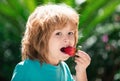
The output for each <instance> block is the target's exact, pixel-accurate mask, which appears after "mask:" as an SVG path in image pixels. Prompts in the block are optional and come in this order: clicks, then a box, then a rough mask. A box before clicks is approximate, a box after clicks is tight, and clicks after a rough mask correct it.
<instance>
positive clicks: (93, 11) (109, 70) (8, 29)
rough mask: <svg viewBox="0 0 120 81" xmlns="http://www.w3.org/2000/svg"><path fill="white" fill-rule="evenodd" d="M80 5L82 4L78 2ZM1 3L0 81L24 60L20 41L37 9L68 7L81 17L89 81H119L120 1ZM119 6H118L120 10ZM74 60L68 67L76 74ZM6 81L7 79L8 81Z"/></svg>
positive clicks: (18, 0) (15, 0) (28, 0)
mask: <svg viewBox="0 0 120 81" xmlns="http://www.w3.org/2000/svg"><path fill="white" fill-rule="evenodd" d="M78 1H79V2H78ZM80 1H81V0H1V1H0V56H1V57H0V66H1V67H0V80H1V81H9V80H10V79H11V76H12V72H13V69H14V67H15V65H16V64H17V63H18V62H19V61H20V59H21V53H20V48H21V46H20V45H21V38H22V34H23V32H24V29H25V24H26V21H27V18H28V16H29V14H30V13H31V12H32V11H33V10H34V9H35V7H36V6H37V5H42V4H46V3H49V2H51V3H66V4H68V5H69V6H71V7H73V8H74V9H76V11H77V12H78V13H79V14H80V20H79V21H80V22H79V23H80V24H79V41H78V45H82V49H81V50H84V51H86V52H87V53H88V54H90V56H91V58H92V62H91V65H90V66H89V68H88V69H87V71H88V79H89V81H119V80H120V76H119V75H120V55H119V53H120V50H119V49H120V23H119V22H120V0H109V1H108V0H97V1H96V0H86V1H85V0H83V2H80ZM118 5H119V6H118ZM73 60H74V59H73V58H70V59H69V60H68V61H67V63H68V65H69V67H70V69H71V72H72V74H75V70H74V64H75V63H74V62H73ZM6 77H7V78H6Z"/></svg>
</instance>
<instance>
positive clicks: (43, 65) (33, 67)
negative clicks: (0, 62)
mask: <svg viewBox="0 0 120 81" xmlns="http://www.w3.org/2000/svg"><path fill="white" fill-rule="evenodd" d="M78 22H79V16H78V14H77V13H76V12H75V11H74V10H73V9H72V8H70V7H68V6H66V5H55V4H48V5H44V6H39V7H37V8H36V9H35V11H34V12H33V13H32V14H31V15H30V17H29V18H28V21H27V25H26V31H25V34H24V37H23V40H22V60H23V61H22V62H20V63H18V64H17V65H16V67H15V70H14V73H13V76H12V79H11V81H74V79H73V77H72V75H71V73H70V70H69V68H68V66H67V64H66V63H65V62H64V61H65V60H67V59H68V58H69V57H70V55H69V54H67V53H65V52H63V51H62V50H61V49H62V48H65V47H69V46H71V47H75V46H76V44H77V40H78V29H77V27H78ZM76 55H77V57H75V62H76V66H75V70H76V81H87V75H86V68H87V67H88V65H89V64H90V57H89V55H88V54H86V53H85V52H83V51H80V50H78V51H77V53H76Z"/></svg>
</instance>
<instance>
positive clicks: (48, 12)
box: [22, 4, 79, 63]
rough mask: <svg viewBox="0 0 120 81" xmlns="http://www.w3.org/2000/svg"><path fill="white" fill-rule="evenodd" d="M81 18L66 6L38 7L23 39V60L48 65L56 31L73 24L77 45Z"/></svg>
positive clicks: (49, 5) (28, 23) (29, 20)
mask: <svg viewBox="0 0 120 81" xmlns="http://www.w3.org/2000/svg"><path fill="white" fill-rule="evenodd" d="M78 21H79V16H78V14H77V13H76V11H75V10H73V9H72V8H70V7H68V6H66V5H55V4H48V5H43V6H38V7H37V8H36V9H35V11H34V12H33V13H32V14H31V15H30V16H29V18H28V21H27V24H26V30H25V33H24V37H23V39H22V60H25V59H27V58H30V59H38V60H39V61H40V62H41V63H43V62H46V63H48V59H47V56H48V55H47V54H48V53H47V52H48V41H49V38H50V36H51V34H52V32H53V31H54V30H55V29H61V28H63V27H64V26H65V25H66V24H67V23H72V25H73V26H72V27H73V29H75V44H76V43H77V40H78V28H77V27H78Z"/></svg>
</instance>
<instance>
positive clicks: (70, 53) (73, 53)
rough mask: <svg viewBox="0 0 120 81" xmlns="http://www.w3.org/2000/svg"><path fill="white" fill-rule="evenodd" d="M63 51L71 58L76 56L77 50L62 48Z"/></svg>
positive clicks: (69, 47)
mask: <svg viewBox="0 0 120 81" xmlns="http://www.w3.org/2000/svg"><path fill="white" fill-rule="evenodd" d="M61 51H62V52H64V53H66V54H68V55H70V56H74V55H75V52H76V48H74V47H71V46H68V47H65V48H62V49H61Z"/></svg>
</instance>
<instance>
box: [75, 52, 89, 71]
mask: <svg viewBox="0 0 120 81" xmlns="http://www.w3.org/2000/svg"><path fill="white" fill-rule="evenodd" d="M76 56H77V57H75V62H76V66H75V69H76V73H79V72H84V71H86V68H87V67H88V66H89V64H90V61H91V58H90V56H89V55H88V54H87V53H85V52H84V51H81V50H78V52H77V53H76Z"/></svg>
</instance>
